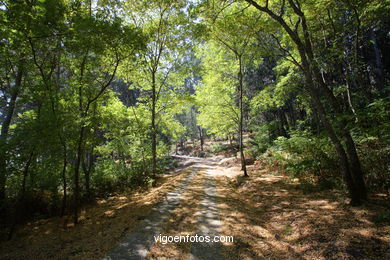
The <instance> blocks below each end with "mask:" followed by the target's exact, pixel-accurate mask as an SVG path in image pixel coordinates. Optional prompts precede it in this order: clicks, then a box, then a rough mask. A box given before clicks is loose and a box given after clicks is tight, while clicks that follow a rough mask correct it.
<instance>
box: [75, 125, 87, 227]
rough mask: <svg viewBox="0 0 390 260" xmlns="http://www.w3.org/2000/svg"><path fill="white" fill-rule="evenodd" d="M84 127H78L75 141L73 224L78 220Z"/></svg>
mask: <svg viewBox="0 0 390 260" xmlns="http://www.w3.org/2000/svg"><path fill="white" fill-rule="evenodd" d="M84 129H85V127H84V126H82V127H81V128H80V135H79V140H78V142H77V154H76V162H75V166H74V190H73V197H74V198H73V199H74V205H73V206H74V213H73V214H74V215H73V222H74V224H77V223H78V220H79V208H80V163H81V159H82V156H83V142H84Z"/></svg>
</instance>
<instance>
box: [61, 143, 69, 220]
mask: <svg viewBox="0 0 390 260" xmlns="http://www.w3.org/2000/svg"><path fill="white" fill-rule="evenodd" d="M63 148H64V161H63V166H62V174H61V176H62V186H63V189H64V195H63V197H62V207H61V217H63V216H64V215H65V211H66V203H67V199H68V198H67V195H68V194H67V188H68V185H67V181H66V167H67V164H68V159H67V150H66V146H65V145H64V147H63Z"/></svg>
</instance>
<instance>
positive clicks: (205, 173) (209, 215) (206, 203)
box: [105, 156, 222, 260]
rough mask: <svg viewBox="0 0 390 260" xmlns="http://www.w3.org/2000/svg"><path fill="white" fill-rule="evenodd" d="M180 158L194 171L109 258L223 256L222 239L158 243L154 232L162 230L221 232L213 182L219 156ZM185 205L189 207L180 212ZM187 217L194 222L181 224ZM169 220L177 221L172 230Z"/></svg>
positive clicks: (197, 257) (181, 232)
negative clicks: (169, 226) (195, 178)
mask: <svg viewBox="0 0 390 260" xmlns="http://www.w3.org/2000/svg"><path fill="white" fill-rule="evenodd" d="M181 159H182V160H183V163H182V164H183V165H184V166H186V167H191V168H192V173H191V174H190V175H188V176H187V178H185V179H184V180H183V182H182V184H181V185H180V186H179V187H178V188H177V189H176V190H174V191H173V192H170V193H168V196H167V198H166V199H165V201H164V202H162V203H161V204H160V205H157V206H156V208H155V209H154V210H153V211H152V212H151V213H150V214H149V215H148V216H146V217H145V219H144V220H143V221H142V222H141V223H140V224H139V226H138V227H137V228H136V229H134V230H133V231H132V232H131V233H130V234H129V235H128V236H127V237H126V238H125V239H124V240H123V242H121V243H120V245H119V246H118V247H116V248H114V249H113V250H112V251H111V252H110V253H109V254H108V255H107V256H106V258H105V259H106V260H116V259H145V258H146V257H147V258H148V259H155V258H159V257H164V256H165V257H167V256H170V258H174V257H178V258H180V259H183V258H189V259H221V257H222V244H221V243H206V242H203V243H196V242H195V243H190V244H188V243H187V245H184V246H182V248H181V249H179V248H177V247H176V246H175V245H172V244H164V245H161V244H156V243H155V236H158V235H160V234H163V235H172V236H178V235H187V234H188V235H190V234H191V235H194V234H197V235H199V236H210V237H214V236H217V235H219V234H220V232H221V221H220V217H219V212H218V205H216V193H217V191H216V186H215V183H214V173H215V172H216V169H219V167H218V164H217V162H218V161H219V158H214V159H202V158H192V157H184V156H183V157H181ZM194 175H200V176H198V177H197V178H198V179H201V180H202V183H199V181H196V180H194V178H193V177H194ZM202 184H203V185H202ZM199 191H200V192H199ZM184 193H186V194H184ZM196 193H198V195H196ZM199 193H200V194H199ZM188 200H190V201H191V203H193V210H189V209H188V208H187V207H186V204H188ZM194 207H195V209H194ZM176 208H177V210H176ZM183 209H186V211H185V212H180V211H181V210H183ZM185 218H190V219H191V220H192V226H189V225H180V223H181V222H183V220H184V219H185ZM169 222H173V223H175V225H174V228H173V229H172V228H171V229H170V230H169V229H167V228H166V227H165V226H166V225H169ZM165 232H168V233H169V234H167V233H165Z"/></svg>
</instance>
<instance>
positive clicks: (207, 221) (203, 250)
mask: <svg viewBox="0 0 390 260" xmlns="http://www.w3.org/2000/svg"><path fill="white" fill-rule="evenodd" d="M207 177H208V180H207V181H206V183H205V186H204V191H205V197H204V199H203V201H202V202H201V203H200V204H201V207H200V214H201V215H200V216H199V218H198V221H197V225H198V231H197V234H198V235H201V236H209V237H210V238H211V239H213V237H214V236H218V235H219V234H220V229H221V220H220V218H219V214H218V208H217V204H216V202H215V201H216V195H217V191H216V187H215V184H214V180H213V176H212V175H211V174H207ZM190 259H193V260H195V259H210V260H211V259H222V244H221V243H206V242H203V243H193V244H192V247H191V253H190Z"/></svg>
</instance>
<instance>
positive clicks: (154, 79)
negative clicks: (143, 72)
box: [152, 71, 157, 177]
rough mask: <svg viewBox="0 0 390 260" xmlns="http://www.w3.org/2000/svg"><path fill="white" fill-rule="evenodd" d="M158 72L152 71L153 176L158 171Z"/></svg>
mask: <svg viewBox="0 0 390 260" xmlns="http://www.w3.org/2000/svg"><path fill="white" fill-rule="evenodd" d="M156 131H157V129H156V73H155V72H154V71H153V72H152V176H153V177H155V176H156V173H157V140H156V139H157V135H156Z"/></svg>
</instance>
